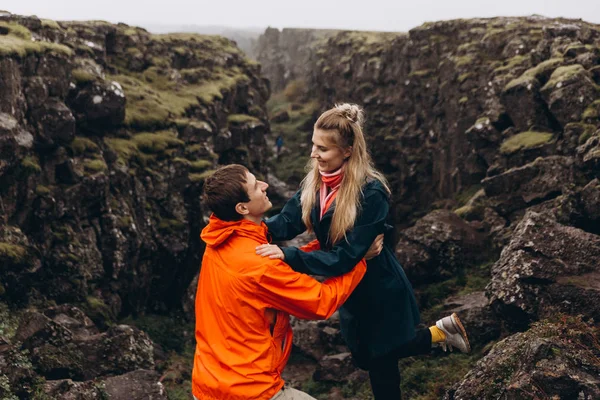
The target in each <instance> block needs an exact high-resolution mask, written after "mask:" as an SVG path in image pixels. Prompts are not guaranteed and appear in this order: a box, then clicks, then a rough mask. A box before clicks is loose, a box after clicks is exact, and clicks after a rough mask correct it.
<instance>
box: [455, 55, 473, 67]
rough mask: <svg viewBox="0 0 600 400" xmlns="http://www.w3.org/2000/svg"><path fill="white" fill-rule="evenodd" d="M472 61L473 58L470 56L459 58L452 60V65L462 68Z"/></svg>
mask: <svg viewBox="0 0 600 400" xmlns="http://www.w3.org/2000/svg"><path fill="white" fill-rule="evenodd" d="M473 61H474V58H473V57H472V56H470V55H466V56H461V57H456V58H454V63H455V64H456V66H457V67H463V66H465V65H470V64H472V63H473Z"/></svg>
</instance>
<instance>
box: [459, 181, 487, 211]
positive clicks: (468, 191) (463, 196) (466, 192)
mask: <svg viewBox="0 0 600 400" xmlns="http://www.w3.org/2000/svg"><path fill="white" fill-rule="evenodd" d="M480 190H481V185H480V184H476V185H472V186H469V187H468V188H465V189H463V190H461V191H460V192H458V193H457V194H456V196H454V200H455V201H456V203H457V205H458V206H463V205H465V204H467V202H468V201H469V200H470V199H471V198H472V197H473V196H475V194H477V193H478V192H479V191H480Z"/></svg>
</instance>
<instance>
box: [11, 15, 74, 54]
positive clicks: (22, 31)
mask: <svg viewBox="0 0 600 400" xmlns="http://www.w3.org/2000/svg"><path fill="white" fill-rule="evenodd" d="M0 27H2V28H5V29H6V30H8V34H7V35H1V36H0V56H19V57H25V56H26V55H28V54H42V53H48V52H54V53H59V54H64V55H66V56H71V55H72V54H73V51H72V50H71V49H70V48H68V47H67V46H64V45H61V44H57V43H51V42H42V41H32V40H31V32H29V30H28V29H27V28H25V27H24V26H21V25H18V24H15V23H6V22H3V21H0Z"/></svg>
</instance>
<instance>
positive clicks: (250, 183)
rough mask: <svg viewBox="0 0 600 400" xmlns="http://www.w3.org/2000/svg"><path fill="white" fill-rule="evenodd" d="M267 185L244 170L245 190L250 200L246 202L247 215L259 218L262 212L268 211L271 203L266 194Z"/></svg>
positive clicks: (271, 205)
mask: <svg viewBox="0 0 600 400" xmlns="http://www.w3.org/2000/svg"><path fill="white" fill-rule="evenodd" d="M268 187H269V185H268V184H267V183H266V182H263V181H259V180H257V179H256V177H255V176H254V174H252V173H250V172H246V192H248V197H249V198H250V201H248V202H246V203H245V205H246V208H247V209H248V217H251V218H255V219H256V218H257V219H259V220H260V219H261V218H262V216H263V215H264V213H266V212H267V211H269V210H270V209H271V207H273V204H271V201H269V197H268V196H267V188H268Z"/></svg>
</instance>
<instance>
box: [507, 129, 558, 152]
mask: <svg viewBox="0 0 600 400" xmlns="http://www.w3.org/2000/svg"><path fill="white" fill-rule="evenodd" d="M552 136H553V135H552V133H547V132H534V131H527V132H522V133H519V134H517V135H515V136H513V137H511V138H508V139H506V140H505V141H504V142H503V143H502V145H501V146H500V152H501V153H502V154H512V153H515V152H517V151H519V150H524V149H530V148H533V147H538V146H541V145H544V144H547V143H550V141H551V140H552Z"/></svg>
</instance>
